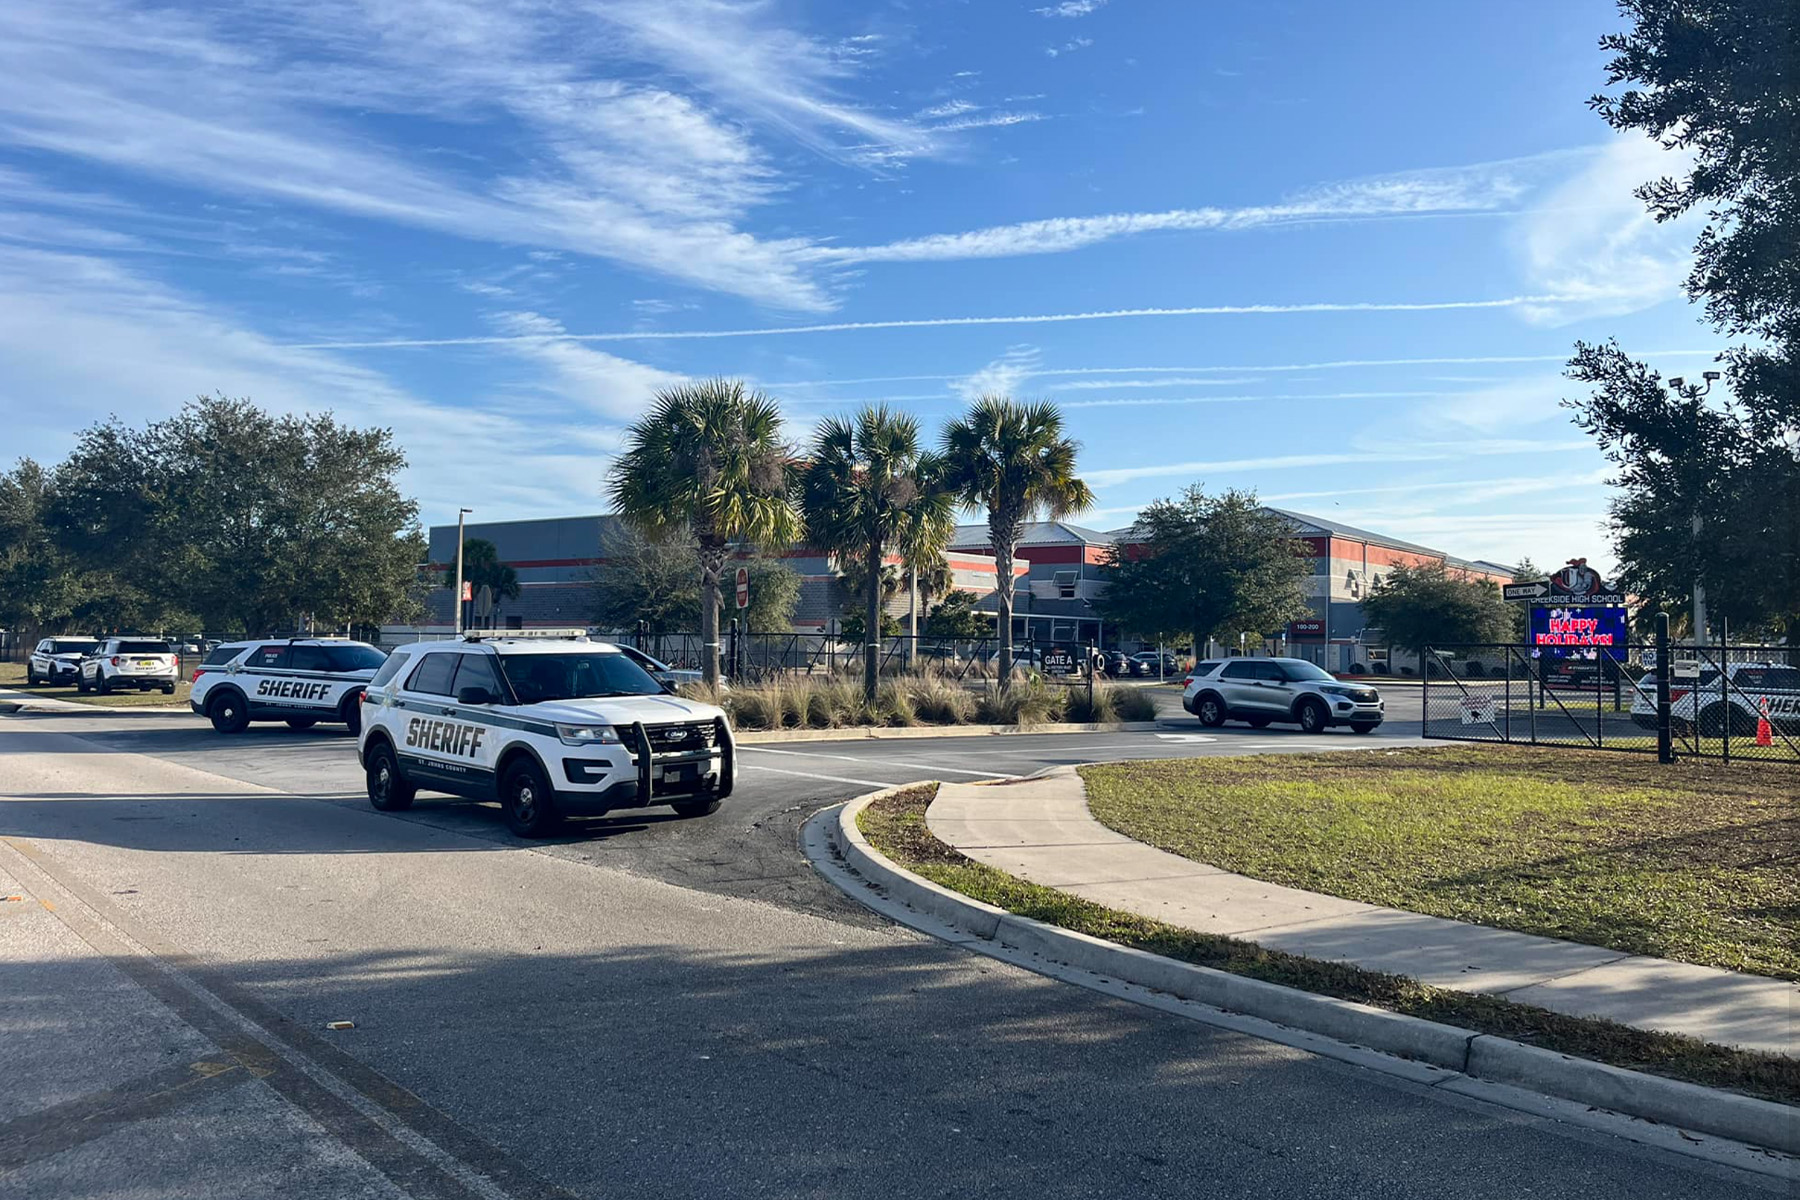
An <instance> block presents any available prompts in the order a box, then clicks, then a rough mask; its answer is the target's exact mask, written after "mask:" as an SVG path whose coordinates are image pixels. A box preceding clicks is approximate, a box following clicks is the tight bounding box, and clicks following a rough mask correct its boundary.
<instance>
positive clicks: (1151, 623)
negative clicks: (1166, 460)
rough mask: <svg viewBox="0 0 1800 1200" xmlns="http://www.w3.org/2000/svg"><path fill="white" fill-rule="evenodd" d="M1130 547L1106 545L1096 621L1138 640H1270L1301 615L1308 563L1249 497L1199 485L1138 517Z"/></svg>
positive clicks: (1278, 520)
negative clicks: (1211, 491) (1106, 582)
mask: <svg viewBox="0 0 1800 1200" xmlns="http://www.w3.org/2000/svg"><path fill="white" fill-rule="evenodd" d="M1137 533H1138V538H1139V539H1141V540H1139V541H1137V542H1136V544H1134V545H1132V546H1130V547H1128V548H1125V549H1120V548H1119V547H1114V548H1113V550H1112V551H1111V553H1110V555H1109V557H1108V559H1107V561H1106V563H1105V564H1104V567H1103V571H1104V573H1105V576H1106V578H1107V579H1109V580H1110V581H1111V582H1110V584H1109V586H1108V587H1107V590H1106V593H1105V595H1104V596H1103V597H1102V598H1101V599H1100V600H1099V601H1098V604H1097V607H1098V609H1099V612H1100V615H1101V616H1102V617H1103V618H1105V619H1106V620H1108V621H1113V622H1117V623H1118V624H1119V625H1120V626H1122V627H1123V628H1124V629H1125V630H1126V631H1127V632H1129V633H1132V634H1135V635H1136V636H1138V637H1143V638H1155V639H1159V640H1170V641H1179V640H1183V639H1186V638H1189V637H1191V638H1193V639H1194V652H1195V653H1196V654H1198V653H1201V652H1202V651H1203V649H1204V646H1205V643H1206V641H1207V639H1209V638H1218V639H1220V640H1222V641H1235V640H1236V639H1237V635H1238V634H1239V633H1251V634H1254V635H1257V636H1259V637H1260V636H1262V635H1263V634H1267V633H1273V632H1274V631H1276V630H1278V629H1280V628H1281V627H1282V626H1284V625H1285V624H1287V622H1289V621H1291V620H1293V619H1294V618H1296V617H1301V616H1304V615H1306V613H1307V612H1308V611H1310V610H1309V609H1308V608H1307V605H1306V598H1305V592H1304V584H1305V580H1306V578H1307V576H1308V575H1309V574H1310V573H1311V571H1312V564H1311V561H1310V559H1309V558H1308V555H1307V550H1306V546H1305V544H1304V543H1303V542H1301V541H1300V540H1299V538H1298V537H1297V536H1296V535H1295V532H1294V527H1293V525H1292V524H1291V523H1290V522H1289V521H1288V519H1287V518H1286V517H1283V516H1281V515H1280V514H1279V513H1275V512H1271V511H1270V510H1269V509H1266V508H1264V507H1262V506H1261V505H1260V504H1259V503H1257V499H1256V494H1255V493H1254V492H1241V491H1228V492H1225V493H1223V494H1221V495H1218V496H1209V495H1207V494H1206V492H1205V491H1204V490H1203V489H1202V488H1201V487H1200V486H1199V485H1198V484H1196V485H1194V486H1192V487H1189V488H1188V489H1186V490H1185V491H1184V492H1182V494H1181V495H1180V496H1179V497H1178V498H1176V499H1174V500H1158V501H1155V502H1154V503H1152V504H1151V505H1150V506H1149V507H1148V508H1146V509H1144V511H1143V513H1142V514H1140V515H1139V517H1138V524H1137Z"/></svg>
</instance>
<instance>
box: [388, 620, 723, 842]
mask: <svg viewBox="0 0 1800 1200" xmlns="http://www.w3.org/2000/svg"><path fill="white" fill-rule="evenodd" d="M359 749H360V753H361V758H362V764H363V769H364V772H365V774H366V776H367V782H368V792H369V803H371V804H372V805H374V806H375V807H376V808H378V809H380V810H382V811H383V812H392V811H396V810H399V809H404V808H408V807H410V806H411V805H412V802H413V797H414V796H415V795H416V794H417V793H418V792H419V791H420V790H431V791H439V792H448V793H450V794H452V795H456V796H464V797H469V798H472V799H478V800H498V801H499V802H500V807H501V811H502V813H503V815H504V816H505V818H506V824H507V826H508V827H509V828H510V829H512V831H513V832H514V833H516V834H518V835H519V836H521V837H543V836H546V835H548V834H550V833H553V832H554V831H555V830H556V829H557V827H558V826H559V825H560V823H561V820H562V818H563V817H567V816H595V815H599V814H601V813H605V812H608V811H610V810H612V809H617V808H644V807H649V806H652V805H659V804H667V805H670V806H671V807H673V808H674V809H675V811H676V813H678V814H679V815H681V816H684V817H699V816H705V815H707V814H709V813H712V812H715V811H717V809H718V807H719V802H720V801H721V800H723V799H724V798H725V797H727V796H729V795H730V794H731V789H732V782H733V780H734V779H735V778H736V775H737V753H736V748H735V746H734V744H733V740H732V734H731V725H730V722H729V721H728V720H727V719H726V716H725V713H724V711H723V710H722V709H719V708H717V707H716V706H714V705H711V704H702V703H699V702H697V701H693V700H687V699H684V698H682V697H680V696H676V695H672V694H670V691H669V685H665V684H663V683H659V682H658V681H657V680H655V679H653V678H651V676H650V675H649V674H648V673H647V672H646V671H645V670H644V669H643V668H642V667H640V666H639V665H638V664H637V663H636V662H635V661H633V659H632V657H631V656H630V655H627V654H625V653H623V652H622V651H621V650H620V649H619V647H617V646H614V645H610V644H607V643H604V642H590V641H586V640H579V639H575V638H556V639H537V638H515V637H506V636H499V637H493V638H482V637H470V638H468V639H466V640H462V641H454V642H420V643H417V644H415V645H411V646H402V647H400V648H398V649H396V650H395V651H394V653H393V654H392V656H390V657H389V659H388V661H387V662H386V664H384V665H383V666H382V668H381V670H380V671H379V672H377V673H376V675H375V678H374V679H373V680H371V681H370V683H369V687H368V691H367V693H366V694H365V696H364V698H363V729H362V736H361V740H360V742H359Z"/></svg>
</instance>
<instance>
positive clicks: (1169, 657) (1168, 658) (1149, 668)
mask: <svg viewBox="0 0 1800 1200" xmlns="http://www.w3.org/2000/svg"><path fill="white" fill-rule="evenodd" d="M1131 673H1132V674H1133V675H1137V676H1140V677H1149V678H1154V679H1173V678H1174V677H1175V676H1177V675H1179V674H1181V664H1180V663H1178V662H1176V661H1175V656H1174V655H1173V654H1170V653H1168V652H1167V651H1159V650H1142V651H1139V652H1138V653H1136V654H1134V655H1132V656H1131Z"/></svg>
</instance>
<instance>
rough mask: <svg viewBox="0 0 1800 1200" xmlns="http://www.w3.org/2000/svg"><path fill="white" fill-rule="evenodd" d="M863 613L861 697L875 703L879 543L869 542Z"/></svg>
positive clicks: (878, 649)
mask: <svg viewBox="0 0 1800 1200" xmlns="http://www.w3.org/2000/svg"><path fill="white" fill-rule="evenodd" d="M864 599H865V600H866V601H867V605H866V607H865V609H864V613H863V641H864V642H865V643H866V644H865V645H864V647H863V699H864V700H865V701H866V702H867V703H868V704H870V705H871V706H873V705H874V703H875V687H876V684H877V683H879V682H880V675H881V617H882V612H881V543H880V542H878V541H875V542H870V543H869V592H868V595H867V596H866V597H864Z"/></svg>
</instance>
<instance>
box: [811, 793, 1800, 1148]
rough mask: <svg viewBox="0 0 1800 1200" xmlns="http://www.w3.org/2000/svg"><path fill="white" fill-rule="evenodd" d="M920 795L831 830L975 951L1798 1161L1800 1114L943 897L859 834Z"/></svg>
mask: <svg viewBox="0 0 1800 1200" xmlns="http://www.w3.org/2000/svg"><path fill="white" fill-rule="evenodd" d="M914 786H917V785H916V784H908V785H905V786H904V787H896V788H886V789H883V790H882V791H879V792H872V793H870V794H868V795H866V796H859V797H857V798H856V799H854V800H851V801H849V802H848V803H846V804H845V805H844V806H843V807H842V808H841V809H839V810H838V812H837V814H836V816H835V818H831V831H830V832H831V837H832V839H833V842H834V843H835V845H836V848H837V850H838V852H839V853H840V854H841V855H842V856H843V859H844V861H845V863H846V864H847V865H848V866H850V867H851V868H852V869H854V870H855V871H856V872H857V873H858V874H860V875H861V876H862V877H863V879H864V880H866V881H868V882H869V883H870V884H872V885H874V886H876V887H878V888H880V889H882V890H883V891H884V892H886V894H887V895H888V897H889V898H891V899H892V900H895V901H898V902H900V903H902V904H904V905H907V906H909V907H911V908H913V909H915V910H917V911H919V912H922V913H926V914H929V915H930V916H931V917H933V918H935V919H936V921H940V922H944V923H946V924H948V925H950V926H953V927H954V928H955V929H956V930H957V931H958V932H962V933H966V934H967V935H968V939H970V940H974V941H980V942H988V943H995V944H997V945H999V946H1004V947H1013V948H1016V949H1018V950H1022V951H1025V952H1027V953H1031V954H1036V955H1038V956H1039V957H1041V958H1044V959H1047V960H1050V961H1052V962H1057V963H1063V964H1067V965H1068V966H1070V967H1072V968H1075V969H1076V970H1078V971H1085V972H1091V973H1092V974H1094V975H1099V976H1106V977H1110V978H1112V979H1117V980H1121V981H1123V982H1125V983H1128V984H1135V985H1137V986H1140V987H1144V988H1149V989H1151V990H1153V991H1156V992H1163V993H1167V994H1169V995H1172V996H1177V997H1180V998H1181V999H1184V1000H1191V1001H1195V1002H1197V1003H1199V1004H1203V1005H1207V1006H1210V1007H1213V1008H1218V1009H1223V1010H1225V1011H1226V1012H1230V1013H1243V1014H1248V1015H1249V1016H1251V1017H1256V1018H1260V1019H1262V1020H1266V1021H1270V1022H1273V1023H1275V1024H1277V1025H1282V1026H1288V1027H1291V1028H1294V1029H1299V1030H1304V1031H1307V1032H1309V1033H1315V1034H1323V1035H1325V1036H1327V1037H1330V1038H1334V1039H1337V1040H1339V1041H1343V1042H1348V1043H1351V1044H1352V1045H1354V1046H1362V1047H1367V1048H1369V1049H1371V1050H1375V1051H1380V1052H1382V1053H1384V1054H1390V1055H1397V1056H1399V1057H1401V1058H1404V1059H1410V1060H1413V1061H1415V1062H1421V1063H1428V1064H1431V1065H1432V1066H1436V1067H1440V1068H1443V1069H1444V1070H1446V1071H1448V1072H1452V1073H1453V1074H1452V1075H1451V1076H1450V1077H1451V1078H1467V1079H1474V1080H1482V1081H1486V1082H1490V1083H1494V1084H1502V1085H1509V1086H1512V1087H1518V1088H1524V1089H1527V1090H1529V1091H1531V1092H1535V1093H1541V1094H1544V1095H1548V1096H1553V1097H1558V1098H1561V1099H1564V1100H1572V1101H1575V1102H1577V1103H1579V1104H1585V1105H1591V1106H1593V1107H1595V1108H1599V1109H1605V1110H1608V1111H1610V1112H1614V1113H1621V1114H1624V1115H1626V1116H1629V1117H1636V1118H1640V1119H1643V1120H1647V1121H1653V1122H1658V1123H1661V1124H1665V1125H1672V1126H1675V1127H1677V1128H1679V1129H1689V1130H1695V1131H1698V1132H1701V1133H1707V1134H1712V1135H1714V1136H1716V1137H1721V1138H1728V1139H1731V1140H1732V1141H1736V1142H1742V1143H1746V1144H1748V1145H1750V1146H1756V1147H1766V1148H1768V1149H1771V1150H1777V1151H1781V1152H1783V1153H1786V1154H1800V1108H1793V1107H1790V1106H1788V1105H1785V1104H1777V1103H1774V1102H1773V1101H1768V1100H1757V1099H1754V1098H1752V1097H1749V1096H1740V1095H1737V1094H1735V1093H1732V1092H1724V1091H1719V1090H1717V1089H1714V1088H1708V1087H1701V1086H1699V1085H1697V1084H1691V1083H1682V1082H1679V1081H1677V1080H1673V1079H1664V1078H1662V1077H1660V1076H1656V1075H1647V1074H1644V1073H1642V1072H1639V1071H1627V1070H1624V1069H1622V1068H1619V1067H1610V1066H1606V1065H1605V1064H1603V1063H1597V1062H1591V1061H1589V1060H1587V1059H1581V1058H1573V1057H1570V1056H1569V1055H1565V1054H1558V1053H1556V1052H1554V1051H1549V1050H1542V1049H1539V1048H1537V1047H1535V1046H1527V1045H1525V1044H1523V1043H1520V1042H1515V1041H1511V1040H1509V1039H1507V1038H1501V1037H1495V1036H1492V1035H1490V1034H1479V1033H1476V1032H1475V1031H1474V1030H1471V1029H1461V1028H1458V1027H1457V1026H1454V1025H1445V1024H1441V1023H1439V1022H1436V1021H1426V1020H1421V1019H1420V1018H1417V1017H1409V1016H1405V1015H1403V1014H1400V1013H1392V1012H1388V1011H1386V1010H1385V1009H1379V1008H1373V1007H1371V1006H1369V1005H1365V1004H1357V1003H1353V1002H1351V1001H1347V1000H1339V999H1337V998H1335V997H1331V996H1320V995H1315V994H1313V993H1311V992H1305V991H1301V990H1299V989H1297V988H1290V987H1283V986H1281V985H1279V984H1272V983H1265V982H1263V981H1261V980H1257V979H1247V978H1245V977H1243V976H1239V975H1232V974H1229V973H1227V972H1224V971H1218V970H1214V969H1213V968H1210V967H1200V966H1194V965H1192V964H1189V963H1183V962H1177V961H1176V960H1174V959H1170V958H1164V957H1162V956H1161V955H1157V954H1151V953H1149V952H1147V951H1143V950H1137V949H1134V948H1132V947H1130V946H1121V945H1118V944H1117V943H1114V942H1108V941H1104V940H1102V939H1099V938H1094V937H1089V936H1087V935H1086V934H1081V933H1076V932H1074V931H1073V930H1068V929H1061V928H1058V927H1057V926H1054V925H1046V924H1044V923H1043V922H1041V921H1035V920H1032V919H1031V918H1029V917H1020V916H1016V915H1014V914H1012V913H1008V912H1006V911H1004V910H1002V909H998V908H995V907H994V906H992V905H990V904H984V903H982V902H981V901H978V900H975V899H972V898H970V897H968V896H964V895H962V894H961V893H959V892H954V891H951V890H950V889H948V888H944V887H940V886H939V885H937V884H935V883H932V882H931V881H930V880H928V879H922V878H920V877H919V876H917V875H914V874H913V873H912V872H911V871H908V870H906V869H905V868H904V867H901V866H900V865H898V864H897V863H895V862H894V861H893V860H891V859H889V858H887V857H886V856H885V855H883V854H882V853H881V852H880V851H879V850H877V849H875V848H874V847H873V846H871V845H870V844H869V842H868V839H866V838H864V837H863V835H862V831H861V830H860V829H858V828H857V827H856V818H857V814H859V813H860V812H862V810H863V809H864V808H866V807H867V806H868V805H869V804H870V803H871V802H873V801H875V800H878V799H881V798H883V797H886V796H891V795H893V794H894V793H896V792H899V791H903V790H905V787H914ZM821 815H822V816H823V815H824V814H821Z"/></svg>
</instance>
